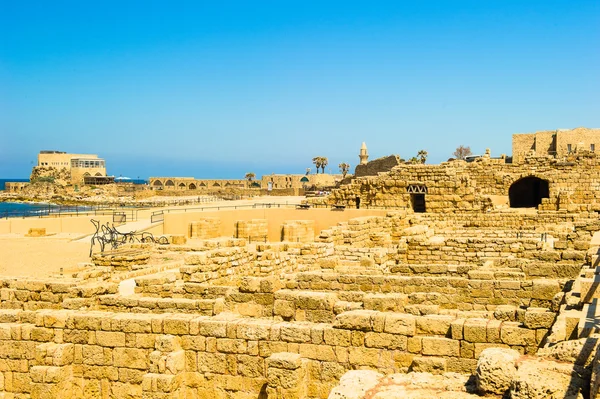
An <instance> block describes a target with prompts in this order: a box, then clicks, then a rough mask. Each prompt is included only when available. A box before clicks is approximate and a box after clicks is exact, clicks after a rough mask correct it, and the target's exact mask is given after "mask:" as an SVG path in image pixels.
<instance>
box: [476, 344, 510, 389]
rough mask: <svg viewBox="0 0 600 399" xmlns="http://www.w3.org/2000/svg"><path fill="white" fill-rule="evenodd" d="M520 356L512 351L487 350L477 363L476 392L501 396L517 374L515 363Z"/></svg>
mask: <svg viewBox="0 0 600 399" xmlns="http://www.w3.org/2000/svg"><path fill="white" fill-rule="evenodd" d="M520 356H521V355H520V354H519V352H517V351H515V350H513V349H503V348H488V349H485V350H484V351H483V352H481V355H480V356H479V360H478V362H477V370H476V377H477V390H478V391H479V392H480V393H482V394H487V393H494V394H499V395H503V394H504V393H505V392H506V391H507V390H508V389H509V388H510V386H511V382H512V380H513V378H514V377H515V375H516V373H517V368H516V365H515V364H516V361H517V359H519V357H520Z"/></svg>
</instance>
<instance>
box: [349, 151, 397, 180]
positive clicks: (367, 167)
mask: <svg viewBox="0 0 600 399" xmlns="http://www.w3.org/2000/svg"><path fill="white" fill-rule="evenodd" d="M400 164H401V161H400V157H399V156H398V155H389V156H387V157H382V158H378V159H374V160H372V161H369V162H367V163H366V164H364V165H362V164H358V165H356V168H354V177H363V176H377V175H378V174H379V173H381V172H389V171H390V170H391V169H392V168H393V167H394V166H397V165H400Z"/></svg>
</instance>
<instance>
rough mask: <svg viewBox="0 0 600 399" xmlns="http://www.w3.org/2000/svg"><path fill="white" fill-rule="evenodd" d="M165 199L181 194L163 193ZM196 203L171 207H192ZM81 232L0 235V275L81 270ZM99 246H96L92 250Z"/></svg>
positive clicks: (84, 244) (84, 254)
mask: <svg viewBox="0 0 600 399" xmlns="http://www.w3.org/2000/svg"><path fill="white" fill-rule="evenodd" d="M163 199H165V200H169V199H181V197H163ZM301 199H303V197H257V198H253V199H249V200H239V201H219V202H211V203H208V204H207V206H219V205H221V206H223V205H227V206H233V205H250V204H253V203H280V204H285V203H290V204H293V203H299V202H300V200H301ZM194 207H198V205H197V204H196V205H190V206H188V207H186V206H177V207H174V208H178V209H181V208H194ZM80 237H81V234H66V233H61V234H55V235H51V236H46V237H24V236H23V235H22V234H5V235H0V276H5V277H40V278H44V277H49V276H51V275H53V274H54V275H56V274H57V273H59V272H60V268H61V267H62V268H63V272H64V273H68V272H74V271H77V270H82V269H83V268H84V267H83V266H81V265H79V266H78V264H81V263H89V262H90V258H89V257H88V255H89V251H90V241H89V239H90V237H89V236H88V237H85V238H81V239H77V238H80ZM97 250H98V248H97V247H96V249H95V251H97Z"/></svg>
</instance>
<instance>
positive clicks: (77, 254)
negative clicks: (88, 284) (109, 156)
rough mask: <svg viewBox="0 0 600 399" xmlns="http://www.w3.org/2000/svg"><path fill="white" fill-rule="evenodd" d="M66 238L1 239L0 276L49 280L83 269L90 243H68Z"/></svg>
mask: <svg viewBox="0 0 600 399" xmlns="http://www.w3.org/2000/svg"><path fill="white" fill-rule="evenodd" d="M71 239H72V238H71V237H69V236H68V235H64V234H61V235H54V236H47V237H23V236H22V235H21V236H18V235H12V234H11V235H2V236H0V275H1V276H4V277H40V278H43V277H50V276H51V275H53V274H56V273H59V272H60V268H61V267H62V268H63V272H65V273H67V272H74V271H77V270H82V269H83V267H82V266H81V265H78V264H80V263H85V262H89V261H90V258H89V257H88V255H89V252H90V244H89V242H88V243H85V242H74V241H71Z"/></svg>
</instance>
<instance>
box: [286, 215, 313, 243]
mask: <svg viewBox="0 0 600 399" xmlns="http://www.w3.org/2000/svg"><path fill="white" fill-rule="evenodd" d="M314 240H315V222H314V220H288V221H286V222H284V223H283V225H282V226H281V241H289V242H312V241H314Z"/></svg>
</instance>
